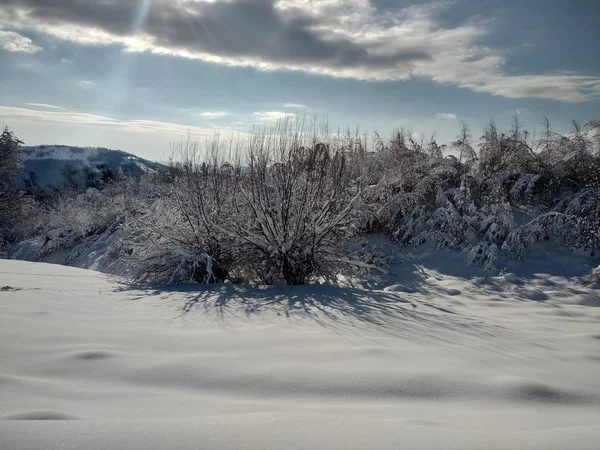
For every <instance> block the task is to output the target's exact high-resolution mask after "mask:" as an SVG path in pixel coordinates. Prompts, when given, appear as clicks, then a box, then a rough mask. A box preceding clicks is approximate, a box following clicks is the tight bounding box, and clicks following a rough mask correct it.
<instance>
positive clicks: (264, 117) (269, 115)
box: [253, 111, 296, 122]
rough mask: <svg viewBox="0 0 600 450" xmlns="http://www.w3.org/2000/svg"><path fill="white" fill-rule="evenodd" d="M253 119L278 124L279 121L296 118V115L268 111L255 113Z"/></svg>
mask: <svg viewBox="0 0 600 450" xmlns="http://www.w3.org/2000/svg"><path fill="white" fill-rule="evenodd" d="M253 117H254V119H255V120H256V121H258V122H277V121H278V120H282V119H286V118H291V117H296V114H294V113H288V112H283V111H266V112H255V113H254V114H253Z"/></svg>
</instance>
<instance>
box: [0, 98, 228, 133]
mask: <svg viewBox="0 0 600 450" xmlns="http://www.w3.org/2000/svg"><path fill="white" fill-rule="evenodd" d="M34 105H35V104H34ZM45 106H52V105H45ZM0 123H8V124H10V125H11V126H12V127H14V125H15V124H35V125H42V124H46V125H56V126H68V127H75V128H92V129H94V128H95V129H98V128H102V129H109V130H115V131H117V130H118V131H126V132H135V133H147V132H149V131H150V132H153V133H156V134H160V135H161V136H165V135H166V136H170V137H171V138H174V137H180V136H184V135H187V134H191V135H193V136H196V137H209V136H213V135H214V134H215V132H216V131H219V133H221V130H216V129H214V128H201V127H195V126H189V125H182V124H177V123H170V122H161V121H154V120H144V119H132V120H119V119H115V118H112V117H107V116H102V115H96V114H87V113H81V112H73V111H40V110H37V109H27V108H15V107H11V106H0ZM225 132H226V130H225Z"/></svg>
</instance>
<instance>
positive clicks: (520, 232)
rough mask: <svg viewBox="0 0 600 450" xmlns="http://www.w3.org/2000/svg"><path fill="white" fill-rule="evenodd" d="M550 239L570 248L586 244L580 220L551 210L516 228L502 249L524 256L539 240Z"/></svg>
mask: <svg viewBox="0 0 600 450" xmlns="http://www.w3.org/2000/svg"><path fill="white" fill-rule="evenodd" d="M543 241H550V242H553V243H554V244H555V245H559V246H564V247H566V248H568V249H570V250H575V249H578V248H583V246H584V245H585V244H584V242H583V240H582V237H581V231H580V222H579V221H578V219H577V218H576V217H575V216H572V215H568V214H563V213H558V212H549V213H547V214H542V215H540V216H538V217H536V218H535V219H533V220H531V221H530V222H527V223H525V224H523V225H521V226H520V227H518V228H516V229H515V230H514V231H513V232H512V233H510V234H509V235H508V237H507V238H506V240H505V241H504V243H503V244H502V251H503V252H504V253H505V254H507V255H508V256H511V257H516V258H522V257H523V256H525V254H526V253H527V252H528V251H530V250H531V249H532V248H533V247H534V245H535V244H536V243H538V242H543Z"/></svg>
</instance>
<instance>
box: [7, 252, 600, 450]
mask: <svg viewBox="0 0 600 450" xmlns="http://www.w3.org/2000/svg"><path fill="white" fill-rule="evenodd" d="M456 267H457V265H456V264H452V263H446V264H442V263H441V261H439V260H436V259H435V258H432V259H429V260H427V261H425V260H422V261H419V260H415V261H412V262H407V263H405V264H403V265H401V266H399V267H398V268H396V277H395V278H393V279H392V281H389V282H387V283H383V284H378V285H372V286H370V287H368V288H367V287H345V288H343V287H327V286H304V287H294V288H291V287H289V288H286V287H273V288H249V287H238V286H232V285H224V286H219V287H211V288H200V287H196V288H187V289H173V288H171V289H168V290H167V289H148V290H144V289H134V288H131V287H128V286H126V285H124V284H121V283H120V282H119V280H118V279H114V278H110V277H108V276H107V275H103V274H100V273H97V272H92V271H86V270H82V269H76V268H70V267H64V266H59V265H50V264H43V263H31V262H23V261H9V260H0V288H1V289H2V290H1V291H0V418H1V419H4V420H0V448H1V449H66V448H68V449H71V448H76V449H144V450H148V449H157V450H159V449H160V450H164V449H209V448H210V449H220V450H226V449H311V450H314V449H393V450H397V449H413V448H414V449H484V448H485V449H514V448H521V449H545V450H546V449H560V450H563V449H567V448H569V449H594V450H596V449H598V442H600V308H599V306H600V297H599V296H598V293H597V291H595V290H593V289H591V288H585V287H582V286H581V285H578V284H576V283H575V282H573V281H572V280H569V279H567V278H566V277H565V275H566V274H567V272H568V271H574V272H579V271H580V269H581V270H584V269H585V268H583V267H582V268H578V267H574V266H573V265H572V264H570V263H569V262H566V261H563V262H562V263H561V262H560V261H557V260H555V259H553V258H548V259H547V260H546V261H544V259H543V258H541V259H540V260H539V261H537V262H536V263H535V264H534V263H532V262H530V263H523V264H520V265H517V264H515V265H514V267H509V268H507V270H509V271H511V272H514V273H508V274H505V275H503V276H500V277H494V278H482V277H475V276H472V275H475V274H474V273H473V274H467V273H458V272H459V271H458V270H456ZM468 275H471V276H468ZM68 419H72V420H68Z"/></svg>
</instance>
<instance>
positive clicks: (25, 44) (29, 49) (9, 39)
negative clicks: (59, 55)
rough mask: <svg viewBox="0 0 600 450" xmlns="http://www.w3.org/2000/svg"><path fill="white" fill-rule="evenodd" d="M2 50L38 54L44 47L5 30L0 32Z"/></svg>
mask: <svg viewBox="0 0 600 450" xmlns="http://www.w3.org/2000/svg"><path fill="white" fill-rule="evenodd" d="M0 9H1V7H0ZM0 48H2V49H4V50H6V51H7V52H19V53H36V52H39V51H40V50H42V47H39V46H37V45H35V44H34V43H33V41H32V40H31V39H29V38H27V37H25V36H21V35H20V34H19V33H16V32H14V31H4V30H0Z"/></svg>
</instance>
